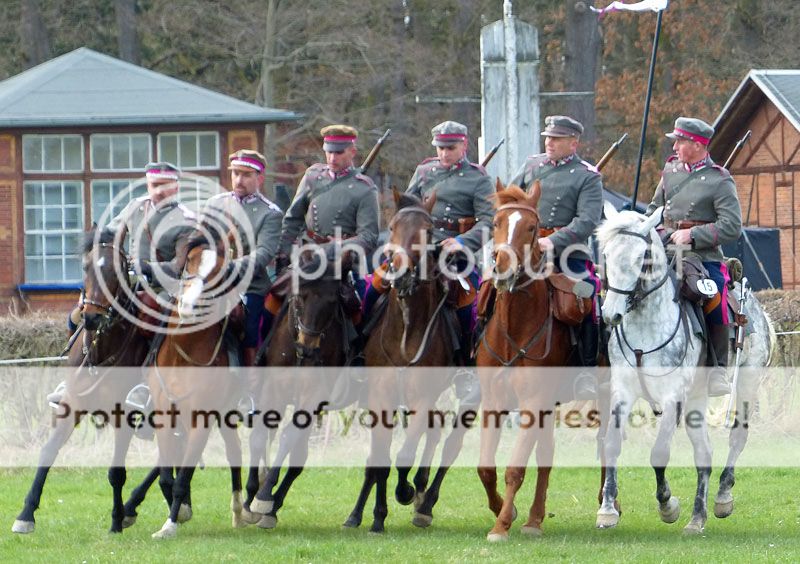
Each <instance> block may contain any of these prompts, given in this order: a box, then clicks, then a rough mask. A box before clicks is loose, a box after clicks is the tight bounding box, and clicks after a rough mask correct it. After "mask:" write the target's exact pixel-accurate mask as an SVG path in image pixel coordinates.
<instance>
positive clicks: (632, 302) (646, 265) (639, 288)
mask: <svg viewBox="0 0 800 564" xmlns="http://www.w3.org/2000/svg"><path fill="white" fill-rule="evenodd" d="M617 234H618V235H628V236H630V237H636V238H637V239H641V240H642V241H644V242H645V243H646V244H647V249H646V250H645V252H644V256H643V257H642V268H641V270H640V271H639V276H638V277H637V279H636V285H635V286H634V287H633V288H632V289H630V290H622V289H620V288H615V287H613V286H611V285H610V284H609V283H608V277H607V276H604V277H603V286H604V287H605V289H606V291H607V292H614V293H615V294H621V295H623V296H627V298H628V299H627V308H626V312H631V311H633V310H635V309H636V308H637V307H639V304H641V303H642V302H643V301H644V300H645V298H647V296H649V295H650V294H652V293H653V292H655V291H656V290H658V289H659V288H660V287H661V286H663V285H664V283H665V282H666V281H667V279H668V278H669V271H670V266H669V265H667V268H666V270H665V272H664V276H663V277H662V278H661V280H659V281H658V283H657V284H655V285H654V286H653V287H652V288H649V289H647V290H645V288H644V281H645V279H646V278H649V276H648V275H649V274H650V273H652V271H653V255H652V247H653V240H652V239H651V238H650V233H648V234H647V235H642V234H641V233H637V232H635V231H629V230H627V229H622V230H620V231H618V232H617Z"/></svg>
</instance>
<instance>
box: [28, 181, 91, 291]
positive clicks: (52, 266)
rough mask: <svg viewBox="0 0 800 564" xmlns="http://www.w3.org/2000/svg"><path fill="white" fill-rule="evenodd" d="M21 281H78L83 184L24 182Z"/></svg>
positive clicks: (79, 278) (79, 276) (71, 182)
mask: <svg viewBox="0 0 800 564" xmlns="http://www.w3.org/2000/svg"><path fill="white" fill-rule="evenodd" d="M23 207H24V210H25V281H26V282H28V283H69V282H80V281H81V278H82V277H81V237H82V232H83V183H82V182H73V181H48V182H25V183H24V189H23Z"/></svg>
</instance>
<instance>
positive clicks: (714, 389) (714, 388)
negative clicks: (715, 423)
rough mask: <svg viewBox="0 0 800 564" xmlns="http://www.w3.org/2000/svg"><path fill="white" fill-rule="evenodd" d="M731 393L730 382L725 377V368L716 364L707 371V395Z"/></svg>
mask: <svg viewBox="0 0 800 564" xmlns="http://www.w3.org/2000/svg"><path fill="white" fill-rule="evenodd" d="M729 393H731V384H730V382H728V379H727V377H726V373H725V368H724V367H722V366H718V367H716V368H712V369H711V371H710V372H709V373H708V396H709V397H712V398H714V397H720V396H726V395H728V394H729Z"/></svg>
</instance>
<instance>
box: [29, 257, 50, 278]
mask: <svg viewBox="0 0 800 564" xmlns="http://www.w3.org/2000/svg"><path fill="white" fill-rule="evenodd" d="M25 279H26V280H27V281H28V282H43V281H44V280H45V277H44V264H43V262H42V259H40V258H26V259H25Z"/></svg>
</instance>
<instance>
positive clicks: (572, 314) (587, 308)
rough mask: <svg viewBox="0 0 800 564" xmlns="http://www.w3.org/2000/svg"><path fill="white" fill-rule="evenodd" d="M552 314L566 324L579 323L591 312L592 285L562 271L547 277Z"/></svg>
mask: <svg viewBox="0 0 800 564" xmlns="http://www.w3.org/2000/svg"><path fill="white" fill-rule="evenodd" d="M547 283H548V285H549V286H550V288H551V290H550V304H551V307H552V309H553V316H554V317H555V318H556V319H558V320H559V321H560V322H562V323H565V324H567V325H580V324H581V322H582V321H583V320H584V318H585V317H586V316H587V315H589V314H590V313H591V312H592V293H593V291H594V287H593V286H592V284H591V283H589V282H586V281H585V280H576V279H575V278H570V277H569V276H567V275H566V274H563V273H555V274H551V275H550V276H548V277H547Z"/></svg>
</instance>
